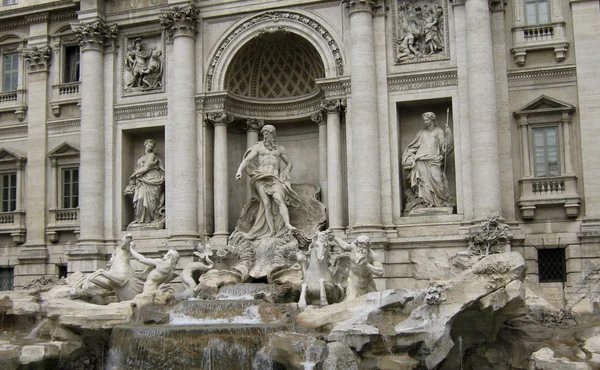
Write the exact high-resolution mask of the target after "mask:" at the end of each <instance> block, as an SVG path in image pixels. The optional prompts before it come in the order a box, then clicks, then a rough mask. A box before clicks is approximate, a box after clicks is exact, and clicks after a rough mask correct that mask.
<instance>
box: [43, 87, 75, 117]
mask: <svg viewBox="0 0 600 370" xmlns="http://www.w3.org/2000/svg"><path fill="white" fill-rule="evenodd" d="M80 85H81V83H80V82H79V81H77V82H69V83H62V84H58V85H53V86H52V100H51V101H50V107H51V108H52V113H53V114H54V116H55V117H59V116H60V110H61V107H62V106H63V105H66V104H79V103H80V102H81V93H80V92H79V87H80Z"/></svg>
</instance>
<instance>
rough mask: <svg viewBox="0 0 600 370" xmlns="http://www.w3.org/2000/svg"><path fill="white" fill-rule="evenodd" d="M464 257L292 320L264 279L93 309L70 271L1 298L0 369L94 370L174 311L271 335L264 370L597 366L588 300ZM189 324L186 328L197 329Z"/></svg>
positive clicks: (512, 268)
mask: <svg viewBox="0 0 600 370" xmlns="http://www.w3.org/2000/svg"><path fill="white" fill-rule="evenodd" d="M463 262H464V263H460V266H458V264H457V263H456V258H454V257H450V256H449V262H448V269H447V271H450V273H449V274H447V275H446V276H448V277H449V279H446V280H438V281H432V282H431V283H430V284H429V286H428V287H427V288H426V289H422V290H417V291H410V290H406V289H392V290H386V291H383V292H373V293H369V294H366V295H364V296H361V297H359V298H357V299H354V300H349V301H346V302H342V303H339V304H332V305H329V306H325V307H316V306H309V307H308V308H307V309H306V310H304V311H303V312H301V313H300V314H298V312H299V311H298V309H297V306H296V304H295V303H287V304H281V303H278V302H281V299H283V298H282V297H284V296H283V295H281V297H279V295H277V294H276V293H277V291H278V289H271V288H273V287H274V285H265V284H262V285H261V284H256V285H253V284H247V285H243V284H241V285H239V286H238V285H232V286H227V287H223V288H221V289H222V291H218V290H216V292H217V291H218V294H215V297H217V298H221V299H223V300H224V301H223V302H222V303H219V302H218V301H196V302H198V303H197V304H196V303H194V301H188V302H182V303H183V305H179V306H169V305H156V306H148V307H143V308H142V307H140V306H139V305H136V304H135V302H129V303H109V304H105V305H98V304H92V303H88V302H86V301H82V300H71V299H69V291H70V285H69V284H70V282H71V280H72V279H76V278H77V276H75V277H74V278H69V279H68V280H67V281H65V282H62V283H59V284H58V285H55V286H54V287H49V286H43V287H41V286H40V287H37V286H33V288H32V290H24V291H15V292H3V293H1V294H0V313H1V314H3V320H2V328H1V329H2V332H3V333H4V334H3V335H2V336H1V337H0V368H2V369H19V368H26V367H31V366H38V367H40V366H41V367H42V368H49V369H52V368H57V366H58V368H64V369H77V368H84V369H90V370H92V369H101V368H102V366H103V365H102V364H103V359H105V358H107V357H106V356H107V353H108V349H109V348H110V347H111V346H112V340H111V339H110V338H111V337H110V335H111V331H114V329H113V328H115V327H116V326H118V327H119V328H128V329H127V330H130V331H131V330H134V331H135V330H141V331H144V332H146V331H148V330H149V331H150V332H152V333H154V332H156V330H159V329H158V328H160V327H162V328H164V330H163V332H164V333H169V332H170V331H169V330H168V327H169V325H175V324H174V323H175V321H173V320H176V319H177V317H176V316H177V314H179V313H182V312H183V313H185V315H186V316H190V315H191V316H193V317H194V318H195V319H200V320H204V321H207V320H208V321H210V320H213V321H215V320H216V321H219V320H225V319H227V320H225V321H227V322H229V321H228V320H229V319H228V318H229V317H235V318H236V319H242V320H248V319H252V320H255V321H252V323H253V325H256V326H257V327H262V326H268V327H269V328H271V329H269V330H272V332H270V333H269V334H268V335H267V336H265V339H263V341H262V343H261V344H260V345H258V346H256V348H255V350H256V351H258V352H256V353H257V354H259V355H260V356H262V357H260V356H258V355H257V356H258V357H256V358H255V359H254V360H253V361H259V362H260V363H261V364H262V365H264V366H266V367H265V369H269V368H270V367H269V366H271V367H273V366H275V365H274V364H278V365H277V366H279V365H282V366H283V365H285V366H287V368H290V369H302V368H303V367H305V366H307V364H309V365H310V366H316V368H322V369H325V370H334V369H336V370H337V369H351V370H362V369H407V370H408V369H437V370H450V369H460V368H462V369H464V370H475V369H507V370H508V369H524V370H525V369H526V370H538V369H539V370H542V369H543V370H546V369H593V368H598V367H599V365H600V319H599V318H597V317H596V315H594V314H593V312H594V305H595V304H596V302H597V301H598V297H597V296H588V297H585V300H580V301H579V302H578V303H579V305H580V307H581V304H583V303H585V304H587V307H588V308H587V309H582V310H580V311H579V312H575V311H571V310H568V309H558V308H556V307H554V306H552V305H551V304H549V303H548V302H547V301H546V300H544V299H542V298H541V297H539V296H537V295H536V294H535V293H534V292H533V291H531V290H530V289H527V288H526V287H525V286H524V285H523V279H524V276H525V261H524V260H523V258H522V257H521V256H520V255H519V254H518V253H503V254H495V255H491V256H488V257H485V258H471V257H469V261H463ZM238 287H239V289H238ZM267 287H268V289H267ZM278 287H279V286H278ZM242 288H243V289H242ZM215 289H217V288H216V287H215ZM98 293H99V294H104V293H102V292H98ZM274 295H277V297H274ZM246 296H248V297H246ZM93 298H94V297H86V300H91V301H93V300H94V299H93ZM288 298H289V297H288ZM236 299H237V300H238V301H236ZM240 299H245V301H243V302H240V301H239V300H240ZM252 299H254V300H252ZM283 300H284V301H285V299H283ZM99 301H101V302H110V301H111V299H110V297H104V298H103V299H101V300H99ZM132 303H133V305H132ZM213 306H214V307H219V308H213ZM234 306H235V307H234ZM250 306H252V307H255V308H256V309H254V308H253V309H249V307H250ZM177 307H179V308H177ZM228 307H233V308H231V309H229V308H228ZM205 311H206V312H209V311H210V312H209V313H208V314H205V313H204V312H205ZM252 312H253V314H251V315H250V314H249V313H252ZM215 315H217V316H218V317H216V316H215ZM248 315H250V316H252V317H250V316H248ZM213 316H215V317H213ZM221 316H223V317H221ZM179 320H181V319H179ZM216 321H215V322H216ZM144 323H146V325H144ZM294 323H295V325H293V324H294ZM156 324H161V325H156ZM194 325H195V324H193V323H192V324H191V325H190V326H189V330H195V329H194ZM203 325H204V327H203V329H202V330H205V331H206V330H207V328H206V327H205V326H206V323H204V324H203ZM269 325H271V326H269ZM273 325H279V326H277V327H276V328H275V329H273V328H272V326H273ZM119 330H124V329H119ZM219 330H222V329H219ZM163 332H161V333H163ZM132 333H133V332H132ZM164 333H163V334H164ZM207 335H208V334H207ZM219 335H221V336H224V335H225V334H224V333H220V334H219ZM227 335H229V334H227ZM227 338H228V339H227V341H228V343H229V341H235V340H236V339H235V338H236V336H235V335H231V336H228V337H227ZM244 338H246V339H244ZM244 338H241V339H244V340H248V338H252V336H250V337H248V335H246V336H245V337H244ZM211 343H212V342H211ZM240 343H242V342H240ZM188 344H189V343H188ZM212 344H214V343H212ZM176 345H177V344H176V341H175V342H173V344H172V346H176ZM140 346H141V344H140ZM140 348H142V347H140ZM198 348H199V350H200V349H201V346H200V347H198ZM207 348H208V347H207ZM210 348H212V347H210ZM223 348H225V347H223V346H217V347H215V348H213V350H214V351H217V349H219V350H223ZM227 348H229V347H227ZM236 348H237V347H236ZM240 348H242V347H240ZM244 348H245V347H244ZM253 348H254V347H253ZM214 351H213V352H214ZM217 352H218V351H217ZM217 352H215V353H217ZM149 353H153V352H152V351H150V352H149ZM269 364H271V365H269ZM262 365H261V366H262ZM231 369H232V370H234V369H235V367H233V368H231Z"/></svg>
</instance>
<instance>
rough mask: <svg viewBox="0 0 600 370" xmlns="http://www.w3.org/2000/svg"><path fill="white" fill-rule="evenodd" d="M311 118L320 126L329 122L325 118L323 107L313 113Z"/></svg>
mask: <svg viewBox="0 0 600 370" xmlns="http://www.w3.org/2000/svg"><path fill="white" fill-rule="evenodd" d="M310 119H311V120H312V121H313V122H315V123H317V124H318V125H319V126H321V125H324V124H326V123H327V120H326V119H325V116H324V114H323V109H319V110H318V111H317V112H316V113H313V114H312V115H311V116H310Z"/></svg>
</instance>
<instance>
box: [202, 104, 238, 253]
mask: <svg viewBox="0 0 600 370" xmlns="http://www.w3.org/2000/svg"><path fill="white" fill-rule="evenodd" d="M206 120H207V121H208V122H210V123H212V124H213V125H214V126H215V155H214V161H215V165H214V189H215V190H214V191H215V193H214V194H215V195H214V197H215V198H214V199H215V232H214V234H213V239H212V243H213V244H216V245H226V244H227V238H228V237H229V228H228V224H229V195H228V193H227V192H228V189H229V182H228V178H229V176H228V173H227V124H228V123H230V122H232V121H233V117H231V116H228V115H227V113H225V112H220V113H209V114H207V115H206Z"/></svg>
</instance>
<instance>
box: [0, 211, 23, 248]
mask: <svg viewBox="0 0 600 370" xmlns="http://www.w3.org/2000/svg"><path fill="white" fill-rule="evenodd" d="M25 230H26V227H25V212H23V211H13V212H0V234H10V236H11V237H12V238H13V240H14V241H15V242H16V243H19V244H21V243H23V242H24V241H25Z"/></svg>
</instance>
